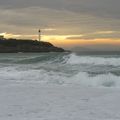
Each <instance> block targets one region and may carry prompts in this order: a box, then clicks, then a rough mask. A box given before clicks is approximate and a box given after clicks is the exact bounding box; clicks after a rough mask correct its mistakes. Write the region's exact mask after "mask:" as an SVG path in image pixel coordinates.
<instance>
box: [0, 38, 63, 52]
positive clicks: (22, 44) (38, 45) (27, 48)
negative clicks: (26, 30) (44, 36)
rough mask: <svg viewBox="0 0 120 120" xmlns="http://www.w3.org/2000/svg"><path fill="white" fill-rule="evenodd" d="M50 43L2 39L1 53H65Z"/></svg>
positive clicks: (0, 44)
mask: <svg viewBox="0 0 120 120" xmlns="http://www.w3.org/2000/svg"><path fill="white" fill-rule="evenodd" d="M64 51H65V50H64V49H62V48H58V47H55V46H53V45H52V44H51V43H49V42H43V41H40V42H39V41H37V40H22V39H0V53H17V52H64Z"/></svg>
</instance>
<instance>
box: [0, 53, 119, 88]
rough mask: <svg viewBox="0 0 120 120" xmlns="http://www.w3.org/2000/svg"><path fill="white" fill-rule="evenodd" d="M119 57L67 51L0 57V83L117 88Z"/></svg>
mask: <svg viewBox="0 0 120 120" xmlns="http://www.w3.org/2000/svg"><path fill="white" fill-rule="evenodd" d="M119 61H120V56H90V55H89V56H85V55H84V56H80V55H77V54H73V53H72V54H69V53H59V54H58V53H49V54H48V53H42V54H32V53H31V54H24V53H23V54H9V55H3V56H2V57H0V86H2V85H7V84H11V83H12V84H13V83H14V84H18V83H23V84H25V83H30V84H31V83H37V84H44V85H68V86H74V85H75V86H89V87H117V88H120V63H119Z"/></svg>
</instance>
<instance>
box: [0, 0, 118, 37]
mask: <svg viewBox="0 0 120 120" xmlns="http://www.w3.org/2000/svg"><path fill="white" fill-rule="evenodd" d="M119 5H120V0H1V1H0V16H1V18H0V26H1V31H0V32H3V31H8V32H13V33H16V32H19V33H20V32H21V33H22V32H25V33H26V31H28V32H27V33H26V34H28V33H31V32H32V33H35V31H34V29H36V28H38V27H40V28H42V29H44V28H54V29H55V30H54V31H51V32H50V31H49V32H48V31H46V32H45V34H57V35H64V34H65V35H67V34H72V35H74V34H77V35H79V34H88V33H92V32H96V31H119V30H120V14H119V11H120V7H119ZM108 37H110V38H115V37H117V38H119V37H120V36H119V34H118V33H116V34H109V35H106V34H103V35H101V34H98V35H95V34H94V35H88V36H84V37H82V38H84V39H94V38H108ZM77 38H78V39H79V37H77ZM77 38H76V39H77ZM80 38H81V37H80ZM69 39H70V38H69Z"/></svg>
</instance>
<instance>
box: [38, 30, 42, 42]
mask: <svg viewBox="0 0 120 120" xmlns="http://www.w3.org/2000/svg"><path fill="white" fill-rule="evenodd" d="M38 40H39V41H41V30H40V29H39V30H38Z"/></svg>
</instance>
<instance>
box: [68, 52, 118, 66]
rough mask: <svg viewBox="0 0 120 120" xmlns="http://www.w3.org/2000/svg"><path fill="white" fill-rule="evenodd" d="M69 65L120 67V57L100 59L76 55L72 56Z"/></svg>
mask: <svg viewBox="0 0 120 120" xmlns="http://www.w3.org/2000/svg"><path fill="white" fill-rule="evenodd" d="M67 63H68V64H73V65H74V64H92V65H114V66H119V65H120V57H119V58H113V57H98V56H77V55H76V54H70V58H69V60H68V61H67Z"/></svg>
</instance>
